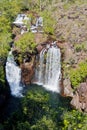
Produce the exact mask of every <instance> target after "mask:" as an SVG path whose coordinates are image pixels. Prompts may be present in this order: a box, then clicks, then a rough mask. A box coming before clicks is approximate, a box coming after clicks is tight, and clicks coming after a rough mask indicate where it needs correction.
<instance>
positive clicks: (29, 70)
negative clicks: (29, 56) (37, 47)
mask: <svg viewBox="0 0 87 130" xmlns="http://www.w3.org/2000/svg"><path fill="white" fill-rule="evenodd" d="M21 70H22V74H21V77H22V82H23V83H24V84H26V85H27V84H30V83H31V80H32V77H33V74H34V67H33V64H32V63H28V62H27V63H23V64H22V65H21Z"/></svg>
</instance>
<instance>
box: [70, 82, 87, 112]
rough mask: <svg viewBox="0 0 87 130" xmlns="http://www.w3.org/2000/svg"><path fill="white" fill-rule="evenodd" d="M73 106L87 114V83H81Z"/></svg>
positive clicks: (72, 102) (72, 103)
mask: <svg viewBox="0 0 87 130" xmlns="http://www.w3.org/2000/svg"><path fill="white" fill-rule="evenodd" d="M71 105H72V106H73V107H74V108H75V109H79V110H82V111H85V112H87V83H86V82H84V83H81V84H80V86H79V87H78V89H77V91H76V93H75V95H74V96H73V99H72V101H71Z"/></svg>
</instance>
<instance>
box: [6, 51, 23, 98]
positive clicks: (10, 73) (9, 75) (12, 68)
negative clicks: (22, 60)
mask: <svg viewBox="0 0 87 130" xmlns="http://www.w3.org/2000/svg"><path fill="white" fill-rule="evenodd" d="M6 79H7V81H8V83H9V85H10V89H11V94H12V95H13V96H16V97H21V96H22V89H23V86H22V85H21V84H20V81H21V69H20V68H19V67H18V66H17V65H16V62H15V61H14V57H13V55H12V51H10V52H9V54H8V58H7V62H6Z"/></svg>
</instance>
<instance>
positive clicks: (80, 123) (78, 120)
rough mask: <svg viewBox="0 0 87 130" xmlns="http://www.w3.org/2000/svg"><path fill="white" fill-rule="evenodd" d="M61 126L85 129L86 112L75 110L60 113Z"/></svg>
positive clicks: (64, 129)
mask: <svg viewBox="0 0 87 130" xmlns="http://www.w3.org/2000/svg"><path fill="white" fill-rule="evenodd" d="M62 120H63V127H62V130H86V129H87V114H85V113H82V112H78V111H76V110H73V111H70V112H67V111H66V112H64V113H63V115H62Z"/></svg>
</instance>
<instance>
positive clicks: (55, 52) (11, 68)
mask: <svg viewBox="0 0 87 130" xmlns="http://www.w3.org/2000/svg"><path fill="white" fill-rule="evenodd" d="M60 62H61V54H60V49H59V48H58V47H57V45H56V42H53V43H51V44H46V48H43V49H42V50H41V52H40V54H39V55H36V66H35V68H36V69H35V68H34V69H35V75H34V74H33V77H34V78H33V80H34V81H32V83H36V84H38V85H42V86H43V87H45V88H46V89H47V90H51V91H53V92H58V93H59V92H60V80H61V63H60ZM21 73H22V72H21V68H19V67H18V66H17V64H16V62H15V61H14V56H13V54H12V51H10V52H9V54H8V58H7V62H6V79H7V81H8V83H9V85H10V89H11V94H12V95H14V96H17V97H20V96H22V90H23V84H24V83H23V84H22V81H21V76H22V75H21ZM30 73H31V72H30Z"/></svg>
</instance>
